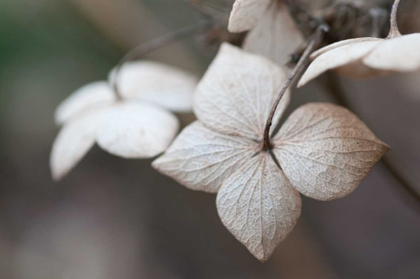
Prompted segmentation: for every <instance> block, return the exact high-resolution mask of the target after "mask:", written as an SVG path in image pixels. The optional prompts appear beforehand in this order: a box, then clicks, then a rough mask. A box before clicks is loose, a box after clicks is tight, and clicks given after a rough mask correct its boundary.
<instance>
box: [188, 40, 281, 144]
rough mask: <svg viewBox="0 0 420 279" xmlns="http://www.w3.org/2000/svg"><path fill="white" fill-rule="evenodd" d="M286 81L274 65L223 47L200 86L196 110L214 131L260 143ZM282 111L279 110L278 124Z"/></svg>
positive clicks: (278, 68) (237, 49)
mask: <svg viewBox="0 0 420 279" xmlns="http://www.w3.org/2000/svg"><path fill="white" fill-rule="evenodd" d="M285 81H286V74H285V73H284V71H283V70H282V69H281V68H280V67H279V66H277V65H276V64H275V63H274V62H271V61H269V60H268V59H266V58H264V57H262V56H258V55H255V54H250V53H247V52H245V51H243V50H241V49H239V48H237V47H234V46H231V45H229V44H223V45H222V47H221V50H220V51H219V54H218V55H217V57H216V58H215V60H214V61H213V63H212V64H211V65H210V67H209V69H208V71H207V73H206V74H205V75H204V77H203V79H202V80H201V82H200V83H199V85H198V87H197V91H196V93H195V99H194V111H195V113H196V115H197V117H198V119H200V120H201V121H202V122H203V123H204V124H205V125H206V126H208V127H210V128H211V129H213V130H215V131H218V132H221V133H224V134H228V135H234V136H243V137H246V138H248V139H254V140H260V139H262V135H263V131H264V126H265V122H266V121H267V118H268V114H269V112H270V109H271V106H272V104H273V102H274V100H275V97H276V96H277V94H278V93H279V91H280V89H281V88H282V86H283V84H284V82H285ZM286 101H287V98H285V100H284V102H286ZM282 112H283V111H281V110H280V109H279V110H278V111H277V115H276V117H275V122H276V123H277V121H278V118H279V117H278V115H280V114H281V113H282ZM276 123H274V125H275V124H276Z"/></svg>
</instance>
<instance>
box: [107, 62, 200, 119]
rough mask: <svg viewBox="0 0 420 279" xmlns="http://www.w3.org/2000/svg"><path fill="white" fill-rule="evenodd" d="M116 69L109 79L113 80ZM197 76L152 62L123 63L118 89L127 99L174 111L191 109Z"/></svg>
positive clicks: (188, 110)
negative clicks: (150, 103) (136, 99)
mask: <svg viewBox="0 0 420 279" xmlns="http://www.w3.org/2000/svg"><path fill="white" fill-rule="evenodd" d="M114 75H115V70H114V71H113V72H111V74H110V79H111V80H112V79H114V78H115V76H114ZM197 83H198V79H197V77H196V76H194V75H192V74H190V73H187V72H186V71H183V70H181V69H178V68H176V67H172V66H169V65H165V64H162V63H157V62H151V61H140V62H131V63H126V64H125V65H124V66H123V67H122V68H121V71H120V73H119V76H118V86H119V90H120V91H121V94H122V95H123V96H124V97H126V98H138V99H139V100H143V101H148V102H152V103H154V104H156V105H159V106H162V107H164V108H167V109H169V110H171V111H174V112H190V111H191V110H192V100H193V93H194V90H195V88H196V86H197Z"/></svg>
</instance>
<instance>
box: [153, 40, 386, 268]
mask: <svg viewBox="0 0 420 279" xmlns="http://www.w3.org/2000/svg"><path fill="white" fill-rule="evenodd" d="M285 80H286V76H285V73H284V71H283V70H281V68H279V67H278V66H277V65H276V64H274V63H273V62H271V61H269V60H267V59H265V58H263V57H261V56H258V55H254V54H250V53H246V52H244V51H242V50H240V49H238V48H236V47H233V46H230V45H228V44H223V45H222V47H221V50H220V52H219V54H218V56H217V57H216V59H215V60H214V62H213V63H212V65H211V66H210V68H209V70H208V71H207V73H206V74H205V76H204V78H203V79H202V81H201V82H200V83H199V85H198V87H197V91H196V94H195V99H194V111H195V113H196V115H197V117H198V119H199V120H198V121H196V122H195V123H193V124H191V125H190V126H188V127H187V128H186V129H185V130H184V131H182V133H181V134H180V135H179V136H178V138H177V139H176V140H175V141H174V143H173V144H172V145H171V147H170V148H169V149H168V150H167V151H166V153H165V154H164V155H162V156H161V157H160V158H158V159H157V160H155V161H154V162H153V166H154V167H155V168H156V169H158V170H159V171H160V172H162V173H163V174H165V175H168V176H170V177H172V178H174V179H175V180H177V181H178V182H179V183H181V184H182V185H184V186H186V187H188V188H190V189H193V190H200V191H205V192H209V193H217V210H218V213H219V216H220V218H221V219H222V222H223V224H224V225H225V226H226V227H227V228H228V229H229V231H230V232H231V233H232V234H233V235H234V236H235V237H236V238H237V239H238V240H239V241H240V242H242V243H243V244H244V245H245V246H246V247H247V248H248V250H249V251H250V252H251V253H252V254H253V255H254V256H255V257H257V258H258V259H259V260H260V261H262V262H264V261H266V260H267V259H268V258H269V257H270V255H271V254H272V252H273V251H274V249H275V248H276V246H277V245H278V244H279V243H280V242H281V241H282V240H283V239H284V238H285V237H286V236H287V235H288V234H289V233H290V232H291V230H292V229H293V227H294V225H295V224H296V222H297V219H298V218H299V216H300V211H301V199H300V195H299V193H298V191H299V192H301V193H302V194H304V195H306V196H309V197H312V198H315V199H318V200H333V199H337V198H341V197H343V196H346V195H348V194H349V193H351V192H352V191H354V190H355V189H356V187H357V186H358V185H359V184H360V182H361V181H362V180H363V179H364V178H365V177H366V175H367V174H368V173H369V171H370V170H371V168H372V167H373V165H374V164H375V163H376V162H377V161H378V160H379V159H380V158H381V156H382V155H383V154H384V153H385V152H386V151H387V150H388V147H387V146H386V145H385V144H384V143H382V142H381V141H380V140H379V139H377V138H376V137H375V135H374V134H373V133H372V132H371V131H370V130H369V129H368V128H367V127H366V125H365V124H363V123H362V122H361V121H360V119H358V118H357V117H356V116H355V115H353V114H352V113H351V112H350V111H348V110H347V109H344V108H341V107H338V106H335V105H330V104H321V103H313V104H308V105H305V106H302V107H301V108H299V109H297V110H296V111H295V112H294V113H293V114H292V115H291V116H290V117H289V119H288V120H287V121H286V123H285V124H284V125H283V126H282V127H281V129H280V131H279V133H278V134H277V135H275V136H273V137H272V147H271V149H270V150H265V149H264V148H263V134H264V127H265V122H266V120H267V118H268V116H269V113H270V108H271V107H272V105H273V103H274V101H275V99H276V95H277V94H278V92H279V91H280V89H281V88H282V87H283V83H284V82H285ZM289 98H290V95H289V93H287V94H286V95H285V97H284V98H283V99H282V100H281V103H280V105H279V109H278V110H277V112H276V115H275V118H274V120H275V124H276V123H278V121H279V119H280V117H281V115H282V114H283V113H284V111H285V109H286V107H287V105H288V102H289Z"/></svg>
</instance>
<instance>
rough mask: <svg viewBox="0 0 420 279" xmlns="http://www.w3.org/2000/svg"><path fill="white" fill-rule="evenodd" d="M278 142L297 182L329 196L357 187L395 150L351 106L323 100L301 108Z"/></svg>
mask: <svg viewBox="0 0 420 279" xmlns="http://www.w3.org/2000/svg"><path fill="white" fill-rule="evenodd" d="M274 144H275V148H274V150H273V152H274V154H275V156H276V158H277V159H278V161H279V163H280V165H281V167H282V169H283V171H284V172H285V174H286V176H287V178H289V180H290V182H291V183H292V184H293V186H294V187H295V188H296V189H297V190H298V191H299V192H301V193H302V194H304V195H306V196H308V197H311V198H314V199H318V200H324V201H325V200H333V199H337V198H341V197H344V196H346V195H348V194H350V193H351V192H353V191H354V190H355V189H356V188H357V186H359V184H360V182H361V181H362V180H363V179H364V178H365V177H366V176H367V175H368V173H369V172H370V170H371V169H372V168H373V166H374V165H375V163H376V162H377V161H378V160H380V158H381V157H382V156H383V155H384V154H385V153H386V152H387V151H388V149H389V147H388V146H387V145H385V144H384V143H382V142H381V141H380V140H379V139H378V138H377V137H376V136H375V135H374V134H373V133H372V132H371V131H370V130H369V128H368V127H367V126H366V125H365V124H364V123H363V122H362V121H361V120H360V119H359V118H358V117H357V116H355V115H354V114H353V113H351V112H350V111H349V110H347V109H345V108H342V107H339V106H336V105H332V104H321V103H312V104H308V105H305V106H302V107H300V108H299V109H297V110H296V111H295V112H294V113H293V114H292V115H291V116H290V117H289V119H288V120H287V121H286V123H285V124H284V125H283V127H282V128H281V130H280V132H279V134H278V135H277V136H276V139H275V141H274Z"/></svg>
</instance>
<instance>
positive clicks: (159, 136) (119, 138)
mask: <svg viewBox="0 0 420 279" xmlns="http://www.w3.org/2000/svg"><path fill="white" fill-rule="evenodd" d="M114 78H115V75H114V74H111V77H110V79H111V80H112V79H114ZM119 79H120V80H119V82H118V84H119V85H120V86H119V91H118V93H119V95H116V94H115V93H116V92H115V90H114V89H113V88H112V86H111V85H110V83H108V82H106V81H100V82H94V83H91V84H89V85H86V86H84V87H82V88H81V89H79V90H77V91H76V92H75V93H73V94H72V95H71V96H70V97H68V98H67V99H66V100H65V101H64V102H63V103H62V104H61V105H60V106H59V107H58V109H57V111H56V123H57V124H59V125H62V124H64V127H63V128H62V130H61V131H60V133H59V135H58V136H57V138H56V140H55V142H54V145H53V148H52V153H51V160H50V165H51V170H52V175H53V178H54V179H56V180H59V179H61V178H62V177H63V176H64V175H66V174H67V173H68V172H69V171H70V170H71V169H72V168H73V167H74V166H75V165H76V164H77V163H78V162H79V161H80V160H81V159H82V158H83V156H84V155H85V154H86V153H87V152H88V151H89V149H90V148H91V147H92V146H93V145H94V144H95V142H97V143H98V145H99V146H100V147H101V148H103V149H104V150H106V151H108V152H109V153H111V154H114V155H117V156H121V157H124V158H151V157H154V156H156V155H158V154H159V153H162V152H163V151H164V150H165V149H166V148H167V147H168V145H169V144H170V143H171V141H172V140H173V138H174V137H175V135H176V133H177V131H178V129H179V123H178V119H177V118H176V117H175V116H174V115H173V114H172V113H170V112H169V111H167V110H166V109H169V110H172V111H180V112H185V111H188V110H191V105H192V92H193V91H194V89H195V86H196V82H197V80H196V79H195V77H193V76H192V75H190V74H187V73H184V72H183V71H181V70H179V69H176V68H173V67H170V66H166V65H162V64H159V63H155V62H133V63H129V64H127V65H125V66H124V67H123V68H122V69H121V72H120V74H119Z"/></svg>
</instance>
